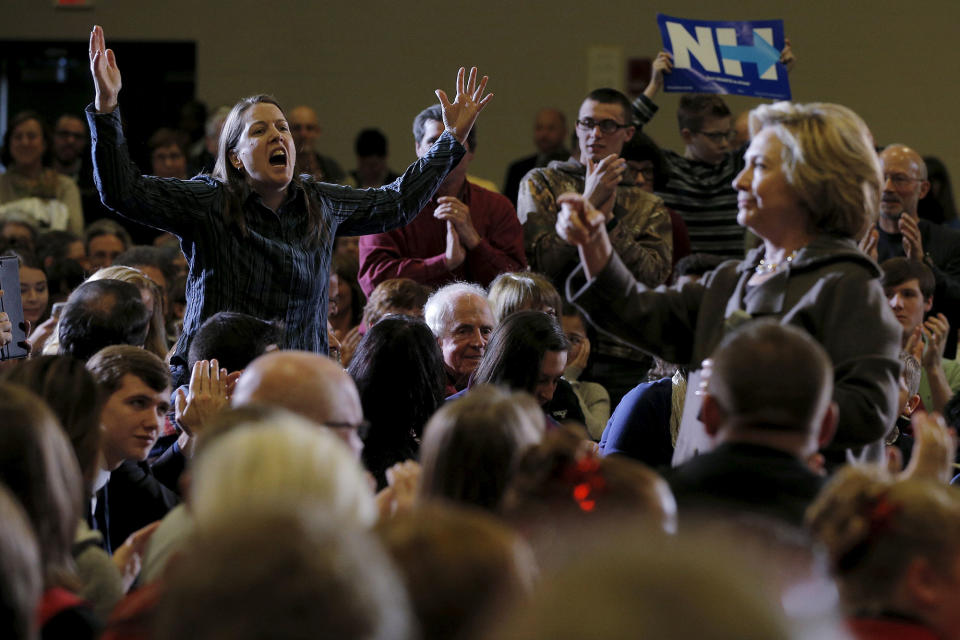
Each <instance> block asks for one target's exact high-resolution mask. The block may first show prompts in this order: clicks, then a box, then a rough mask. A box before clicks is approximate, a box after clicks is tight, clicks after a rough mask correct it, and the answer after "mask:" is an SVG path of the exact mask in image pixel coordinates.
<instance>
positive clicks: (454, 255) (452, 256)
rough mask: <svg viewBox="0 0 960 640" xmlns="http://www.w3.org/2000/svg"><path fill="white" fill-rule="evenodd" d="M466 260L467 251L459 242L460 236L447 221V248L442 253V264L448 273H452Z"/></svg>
mask: <svg viewBox="0 0 960 640" xmlns="http://www.w3.org/2000/svg"><path fill="white" fill-rule="evenodd" d="M466 259H467V250H466V249H464V248H463V244H461V242H460V234H459V233H457V229H456V227H454V226H453V223H452V222H450V221H449V220H447V246H446V248H445V249H444V253H443V263H444V264H445V265H446V266H447V269H448V270H449V271H453V270H454V269H456V268H457V267H459V266H460V265H462V264H463V261H464V260H466Z"/></svg>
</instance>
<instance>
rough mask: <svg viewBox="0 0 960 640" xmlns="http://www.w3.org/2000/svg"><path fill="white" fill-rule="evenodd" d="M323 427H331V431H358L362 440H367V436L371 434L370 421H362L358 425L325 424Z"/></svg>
mask: <svg viewBox="0 0 960 640" xmlns="http://www.w3.org/2000/svg"><path fill="white" fill-rule="evenodd" d="M323 426H325V427H329V428H330V429H349V430H350V431H356V432H357V435H358V436H360V439H361V440H366V438H367V435H369V433H370V421H369V420H361V421H360V422H359V423H357V424H351V423H349V422H324V423H323Z"/></svg>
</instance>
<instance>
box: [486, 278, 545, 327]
mask: <svg viewBox="0 0 960 640" xmlns="http://www.w3.org/2000/svg"><path fill="white" fill-rule="evenodd" d="M487 301H488V302H489V303H490V309H491V310H492V311H493V319H494V320H495V321H496V322H497V324H500V323H501V322H503V319H504V318H506V317H507V316H508V315H510V314H511V313H515V312H517V311H527V310H532V311H546V309H544V307H549V308H550V309H552V310H553V317H555V318H557V319H558V320H559V318H560V308H561V306H562V305H563V301H562V300H561V298H560V294H559V293H557V289H556V288H555V287H554V286H553V283H551V282H550V280H549V279H547V277H546V276H544V275H541V274H539V273H535V272H533V271H518V272H508V273H501V274H500V275H498V276H497V277H496V278H495V279H494V281H493V282H491V283H490V293H488V294H487ZM548 313H549V312H548Z"/></svg>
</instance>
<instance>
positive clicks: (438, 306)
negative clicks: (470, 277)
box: [423, 282, 487, 338]
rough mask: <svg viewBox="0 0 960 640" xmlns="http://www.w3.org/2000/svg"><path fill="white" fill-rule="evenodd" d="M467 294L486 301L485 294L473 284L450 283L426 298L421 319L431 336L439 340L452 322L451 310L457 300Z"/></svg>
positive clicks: (478, 286)
mask: <svg viewBox="0 0 960 640" xmlns="http://www.w3.org/2000/svg"><path fill="white" fill-rule="evenodd" d="M468 293H469V294H473V295H475V296H479V297H481V298H483V301H484V302H486V301H487V292H486V291H484V289H483V287H481V286H480V285H478V284H475V283H473V282H452V283H450V284H448V285H444V286H442V287H440V288H439V289H437V290H436V291H434V292H433V294H432V295H431V296H430V297H429V298H427V303H426V304H425V305H423V319H424V321H425V322H426V323H427V326H428V327H430V331H432V332H433V335H435V336H436V337H438V338H439V337H440V336H441V335H442V334H443V332H444V331H446V329H447V327H448V326H449V325H450V323H451V322H453V308H454V307H455V306H456V304H457V298H459V297H460V296H462V295H465V294H468Z"/></svg>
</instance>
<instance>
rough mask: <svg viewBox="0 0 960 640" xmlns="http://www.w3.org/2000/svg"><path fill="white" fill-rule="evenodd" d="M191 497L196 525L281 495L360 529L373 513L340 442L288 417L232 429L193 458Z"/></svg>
mask: <svg viewBox="0 0 960 640" xmlns="http://www.w3.org/2000/svg"><path fill="white" fill-rule="evenodd" d="M190 492H191V501H192V502H191V504H192V505H193V513H194V515H195V518H196V522H197V526H198V527H199V528H203V527H204V526H205V525H209V524H212V523H214V522H216V521H220V520H222V519H223V518H225V517H232V516H233V517H235V516H236V515H237V514H238V513H243V512H244V511H249V510H250V509H253V508H254V507H255V506H256V505H263V504H270V503H272V502H275V501H277V500H279V499H281V498H283V499H292V500H298V501H304V502H306V501H311V500H312V501H316V502H318V503H321V504H323V505H324V506H325V507H326V508H328V509H329V511H330V512H331V514H333V515H334V516H335V517H336V518H337V519H339V520H341V521H343V522H348V523H351V524H353V525H355V526H360V527H369V526H371V525H372V524H373V523H374V521H375V520H376V516H377V510H376V505H375V503H374V498H373V492H372V491H371V488H370V485H369V484H368V482H367V478H366V475H365V474H364V471H363V469H362V468H361V467H360V464H359V463H358V462H357V460H356V458H355V457H354V455H353V454H352V452H351V451H350V449H349V448H348V447H347V445H345V444H344V443H343V441H341V440H340V439H339V438H338V437H337V436H336V435H334V434H333V432H331V431H330V430H328V429H325V428H323V427H320V426H318V425H316V424H314V423H312V422H310V421H308V420H306V419H304V418H301V417H299V416H296V415H293V414H286V415H282V414H277V415H273V416H270V417H268V418H266V419H264V420H262V421H250V422H246V423H243V424H240V425H237V426H236V427H235V428H234V429H232V430H231V431H230V432H229V433H226V434H224V435H223V436H221V437H219V438H217V440H216V441H215V442H211V443H210V446H209V448H206V449H205V450H204V451H203V452H202V453H201V454H200V455H199V456H198V458H197V461H196V464H195V467H194V473H193V480H192V483H191V487H190Z"/></svg>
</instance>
